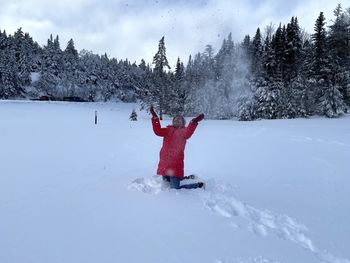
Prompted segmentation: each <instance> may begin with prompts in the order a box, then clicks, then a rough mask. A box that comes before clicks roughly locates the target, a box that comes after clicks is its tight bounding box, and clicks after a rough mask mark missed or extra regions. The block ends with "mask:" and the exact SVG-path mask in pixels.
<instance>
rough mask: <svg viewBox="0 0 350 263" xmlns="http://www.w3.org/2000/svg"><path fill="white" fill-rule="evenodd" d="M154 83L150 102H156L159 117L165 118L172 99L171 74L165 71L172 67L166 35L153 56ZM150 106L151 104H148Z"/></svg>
mask: <svg viewBox="0 0 350 263" xmlns="http://www.w3.org/2000/svg"><path fill="white" fill-rule="evenodd" d="M153 64H154V69H153V75H152V77H153V81H152V82H153V85H152V86H150V87H149V90H148V94H149V96H150V98H149V100H148V101H149V102H148V103H150V104H154V103H155V104H156V105H155V106H157V107H158V109H159V117H160V119H163V114H164V113H165V112H167V110H168V105H169V102H170V100H171V97H170V94H171V91H170V88H169V86H170V85H169V84H170V83H169V82H170V81H169V76H168V75H167V73H166V72H165V71H164V69H165V68H168V69H170V66H169V63H168V59H167V57H166V48H165V43H164V36H163V37H162V38H161V39H160V41H159V45H158V51H157V53H156V54H155V55H154V57H153ZM148 106H150V105H148Z"/></svg>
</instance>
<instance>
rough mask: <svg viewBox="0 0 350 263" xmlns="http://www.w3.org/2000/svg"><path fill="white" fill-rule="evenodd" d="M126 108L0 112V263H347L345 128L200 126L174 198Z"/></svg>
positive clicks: (348, 124) (156, 146)
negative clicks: (190, 182) (198, 184)
mask: <svg viewBox="0 0 350 263" xmlns="http://www.w3.org/2000/svg"><path fill="white" fill-rule="evenodd" d="M133 107H136V110H137V109H138V107H137V106H135V105H134V104H111V103H107V104H93V103H79V104H76V103H60V102H55V103H52V102H51V103H50V102H24V101H17V102H16V101H1V102H0V119H1V121H0V262H2V263H24V262H30V263H40V262H48V263H56V262H57V263H59V262H64V263H76V262H84V263H89V262H91V263H96V262H103V263H109V262H111V263H112V262H145V263H148V262H149V263H154V262H193V263H196V262H198V263H202V262H212V263H253V262H254V263H276V262H278V263H281V262H286V263H296V262H307V263H312V262H328V263H345V262H346V263H349V262H350V250H349V244H350V227H349V222H350V198H349V197H350V194H349V189H350V177H349V176H350V164H349V162H350V116H344V117H342V118H339V119H324V118H313V119H308V120H306V119H296V120H275V121H256V122H238V121H233V120H229V121H213V120H205V121H203V122H202V123H200V125H199V127H198V129H197V131H196V133H195V134H194V135H193V137H192V138H191V139H190V140H189V141H188V143H187V146H186V153H185V172H186V174H192V173H194V174H197V175H198V176H199V177H200V178H201V179H202V180H205V181H206V182H207V189H206V190H205V191H203V190H201V189H197V190H178V191H176V190H170V189H168V188H166V186H164V185H163V184H162V182H161V180H160V178H158V177H154V174H155V171H156V167H157V163H158V154H159V150H160V147H161V143H162V141H161V138H160V137H157V136H155V135H154V134H153V132H152V129H151V123H150V117H149V116H148V115H147V114H146V112H144V111H143V112H139V111H137V113H138V118H139V120H138V121H137V122H131V121H129V116H130V114H131V111H132V108H133ZM95 110H97V111H98V125H95V124H94V113H95ZM169 123H170V120H169V119H166V120H164V121H162V124H163V125H168V124H169Z"/></svg>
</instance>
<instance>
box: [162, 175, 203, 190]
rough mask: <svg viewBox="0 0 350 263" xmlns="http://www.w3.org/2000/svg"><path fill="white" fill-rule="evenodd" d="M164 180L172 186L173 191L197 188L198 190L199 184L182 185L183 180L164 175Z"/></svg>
mask: <svg viewBox="0 0 350 263" xmlns="http://www.w3.org/2000/svg"><path fill="white" fill-rule="evenodd" d="M163 180H164V181H166V182H168V183H169V185H170V188H173V189H182V188H184V189H195V188H198V184H197V183H195V184H184V185H180V181H181V179H180V178H177V177H176V176H167V175H164V176H163Z"/></svg>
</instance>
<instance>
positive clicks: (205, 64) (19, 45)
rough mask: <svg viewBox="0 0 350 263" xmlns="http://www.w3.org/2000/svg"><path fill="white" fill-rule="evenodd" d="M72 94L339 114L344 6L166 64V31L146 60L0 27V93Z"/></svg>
mask: <svg viewBox="0 0 350 263" xmlns="http://www.w3.org/2000/svg"><path fill="white" fill-rule="evenodd" d="M42 97H46V98H55V99H63V98H67V97H68V98H69V97H70V98H72V97H78V98H81V99H82V100H85V101H111V100H112V101H124V102H136V101H140V102H141V105H142V107H143V108H148V107H149V106H150V105H153V106H155V107H156V108H157V109H158V111H159V112H160V116H161V117H162V116H163V114H168V115H175V114H179V113H180V114H183V115H185V116H193V115H196V114H198V113H200V112H204V113H205V114H206V116H207V117H208V118H213V119H231V118H238V119H240V120H256V119H279V118H298V117H308V116H312V115H323V116H327V117H338V116H340V115H341V114H343V113H346V112H348V109H349V107H350V8H347V9H346V10H343V9H342V7H341V5H338V6H337V7H336V9H335V10H334V17H333V19H332V21H331V24H330V25H329V26H326V18H325V17H324V14H323V12H321V13H320V15H319V16H318V18H317V20H316V21H315V26H314V32H312V34H308V33H307V32H305V30H303V29H301V28H300V26H299V23H298V18H297V17H292V18H291V20H290V22H289V23H288V24H287V25H282V24H279V25H278V27H277V28H276V27H275V26H273V25H268V26H266V27H265V28H264V30H261V29H260V28H258V29H257V30H256V33H255V35H254V36H253V37H250V36H249V35H247V36H246V37H245V38H244V40H243V41H242V42H241V43H234V41H233V40H232V34H231V33H230V34H229V35H228V36H227V38H225V39H224V40H223V43H222V45H221V47H220V48H219V50H218V52H215V51H214V48H213V47H212V46H211V45H207V46H206V47H205V50H204V51H203V52H198V53H197V54H195V55H194V56H190V57H189V59H188V61H187V62H186V65H185V64H184V62H183V61H181V60H180V59H178V60H177V63H176V66H175V68H174V69H171V68H170V65H169V63H168V60H167V57H166V48H165V39H164V37H162V38H161V40H160V41H159V46H158V51H157V53H156V54H155V55H154V58H153V62H152V64H151V65H149V64H146V62H145V61H144V60H141V63H140V64H136V63H131V62H130V61H128V60H127V59H126V60H117V59H116V58H109V57H108V56H107V54H104V55H96V54H93V53H92V52H89V51H86V50H82V51H80V52H79V53H78V51H77V50H76V48H75V46H74V41H73V40H72V39H71V40H70V41H69V42H68V43H67V45H66V47H65V49H61V47H60V41H59V37H58V36H56V37H55V38H53V36H52V35H51V36H50V38H49V39H48V41H47V44H46V45H44V46H43V47H41V46H40V45H38V44H37V43H36V42H34V41H33V39H32V38H31V37H30V35H29V34H28V33H23V31H22V29H21V28H20V29H18V30H17V31H16V32H15V33H14V35H13V36H12V35H9V36H7V34H6V32H5V31H3V32H2V31H1V30H0V98H2V99H20V98H32V99H38V98H42Z"/></svg>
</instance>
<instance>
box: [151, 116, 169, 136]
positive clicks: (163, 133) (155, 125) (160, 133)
mask: <svg viewBox="0 0 350 263" xmlns="http://www.w3.org/2000/svg"><path fill="white" fill-rule="evenodd" d="M152 127H153V131H154V133H155V134H156V135H157V136H161V137H164V136H166V134H167V129H166V128H162V127H161V126H160V122H159V118H158V117H152Z"/></svg>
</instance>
